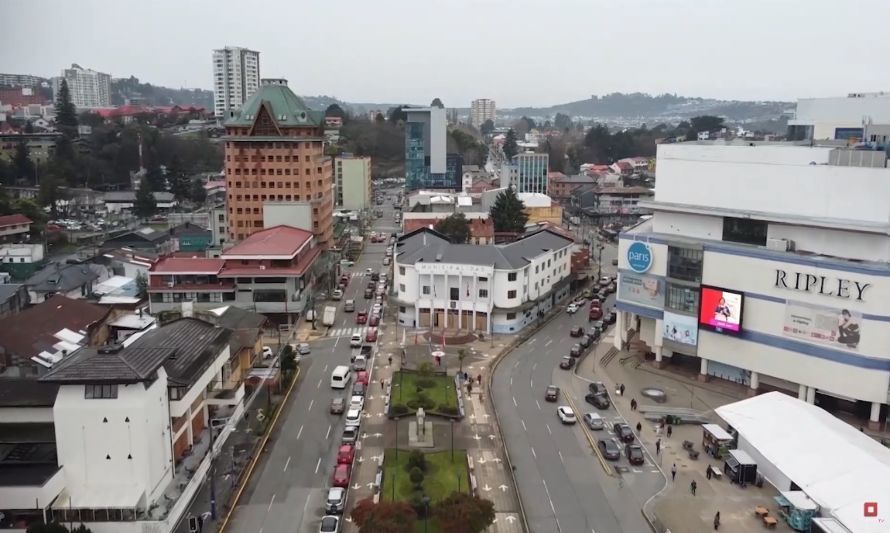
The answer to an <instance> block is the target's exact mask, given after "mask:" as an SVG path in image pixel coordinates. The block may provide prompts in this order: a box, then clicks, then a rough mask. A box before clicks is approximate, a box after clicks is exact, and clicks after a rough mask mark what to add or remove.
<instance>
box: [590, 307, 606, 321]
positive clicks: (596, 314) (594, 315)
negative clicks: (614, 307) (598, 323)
mask: <svg viewBox="0 0 890 533" xmlns="http://www.w3.org/2000/svg"><path fill="white" fill-rule="evenodd" d="M601 318H603V308H602V307H599V306H597V307H594V306H593V305H591V306H590V311H588V312H587V320H591V321H592V320H599V319H601Z"/></svg>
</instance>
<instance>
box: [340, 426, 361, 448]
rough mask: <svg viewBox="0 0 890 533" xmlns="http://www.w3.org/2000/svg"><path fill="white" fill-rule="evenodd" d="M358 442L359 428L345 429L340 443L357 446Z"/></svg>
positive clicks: (349, 427) (348, 427) (350, 427)
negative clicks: (356, 442)
mask: <svg viewBox="0 0 890 533" xmlns="http://www.w3.org/2000/svg"><path fill="white" fill-rule="evenodd" d="M357 440H358V426H347V427H345V428H344V429H343V436H342V437H340V442H342V443H343V444H355V441H357Z"/></svg>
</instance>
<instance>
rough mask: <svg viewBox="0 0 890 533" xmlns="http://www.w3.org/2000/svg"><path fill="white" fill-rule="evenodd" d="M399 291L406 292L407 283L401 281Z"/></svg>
mask: <svg viewBox="0 0 890 533" xmlns="http://www.w3.org/2000/svg"><path fill="white" fill-rule="evenodd" d="M399 292H405V284H404V283H399Z"/></svg>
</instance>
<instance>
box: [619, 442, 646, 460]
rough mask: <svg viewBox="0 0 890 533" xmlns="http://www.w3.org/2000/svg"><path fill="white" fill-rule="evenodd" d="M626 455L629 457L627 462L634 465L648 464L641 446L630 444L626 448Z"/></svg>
mask: <svg viewBox="0 0 890 533" xmlns="http://www.w3.org/2000/svg"><path fill="white" fill-rule="evenodd" d="M624 455H625V456H627V461H628V462H629V463H630V464H632V465H641V464H643V463H645V462H646V458H645V457H644V456H643V447H642V446H640V445H639V444H628V445H627V446H625V447H624Z"/></svg>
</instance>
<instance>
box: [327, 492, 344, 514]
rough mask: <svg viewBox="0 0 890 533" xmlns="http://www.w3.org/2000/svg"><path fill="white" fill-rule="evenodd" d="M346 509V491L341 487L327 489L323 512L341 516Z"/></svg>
mask: <svg viewBox="0 0 890 533" xmlns="http://www.w3.org/2000/svg"><path fill="white" fill-rule="evenodd" d="M344 507H346V489H344V488H343V487H331V488H330V489H328V499H327V500H325V502H324V512H326V513H332V514H342V513H343V508H344Z"/></svg>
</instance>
